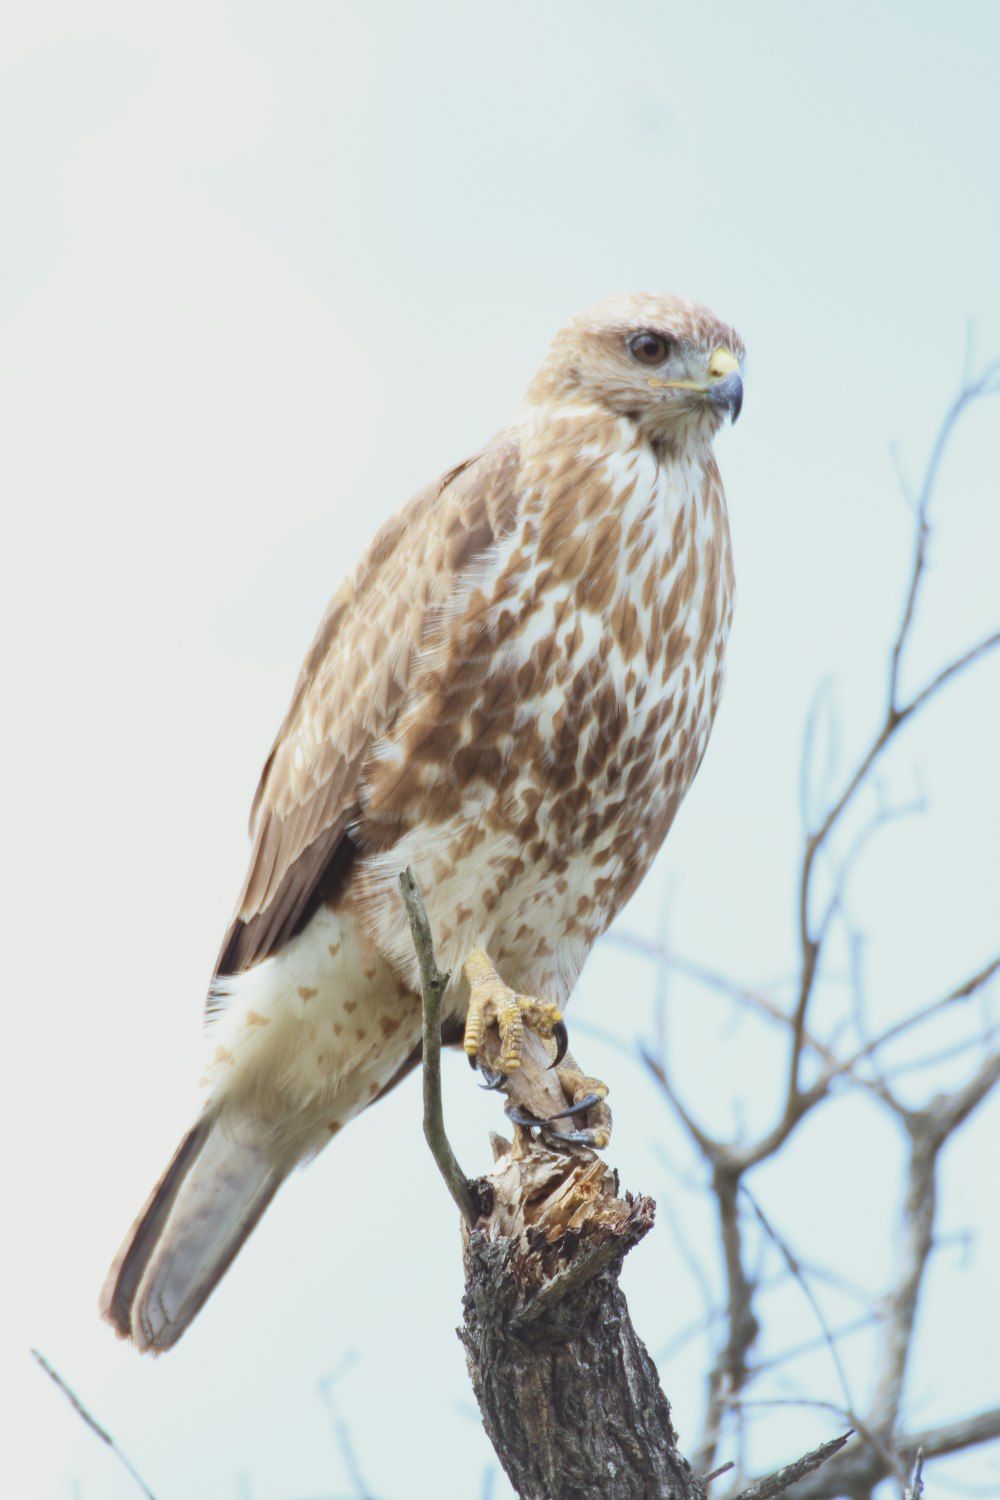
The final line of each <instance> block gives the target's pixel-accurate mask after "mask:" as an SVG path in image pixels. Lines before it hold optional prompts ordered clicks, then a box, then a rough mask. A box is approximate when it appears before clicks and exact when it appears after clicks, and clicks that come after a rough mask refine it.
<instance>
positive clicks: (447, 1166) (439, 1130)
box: [399, 866, 479, 1226]
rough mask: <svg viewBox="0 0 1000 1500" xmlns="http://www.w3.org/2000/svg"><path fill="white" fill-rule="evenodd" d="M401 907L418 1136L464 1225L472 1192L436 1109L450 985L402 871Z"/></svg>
mask: <svg viewBox="0 0 1000 1500" xmlns="http://www.w3.org/2000/svg"><path fill="white" fill-rule="evenodd" d="M399 888H400V891H401V892H402V895H403V905H404V906H405V907H406V915H407V916H408V917H409V919H410V932H411V934H412V936H413V946H414V948H415V949H416V954H417V960H418V962H419V964H420V997H421V1001H422V1003H423V1043H424V1069H423V1078H424V1135H425V1137H426V1138H427V1144H428V1146H430V1148H431V1154H432V1155H433V1157H434V1160H435V1161H436V1162H437V1164H438V1170H439V1171H440V1173H441V1176H442V1177H443V1178H444V1180H445V1184H446V1186H447V1188H448V1191H449V1193H450V1194H451V1196H452V1197H453V1198H454V1200H455V1202H456V1203H457V1204H458V1207H459V1209H460V1211H461V1214H462V1218H463V1219H464V1220H465V1222H466V1224H468V1225H470V1226H471V1225H473V1224H474V1223H475V1222H476V1220H477V1218H478V1217H479V1205H478V1204H477V1202H476V1199H475V1195H474V1193H473V1191H472V1186H471V1184H470V1182H469V1179H468V1178H467V1177H466V1175H465V1173H464V1172H463V1171H462V1169H461V1167H460V1166H459V1164H458V1159H457V1157H456V1156H455V1153H454V1151H453V1150H452V1149H451V1142H450V1141H449V1140H448V1135H447V1132H446V1131H445V1128H444V1111H443V1109H442V1107H441V997H442V995H443V994H444V991H445V987H446V985H447V983H448V980H449V979H450V977H451V976H450V975H449V974H442V973H441V971H440V970H439V969H438V966H437V964H436V962H435V960H434V939H433V937H432V936H431V928H430V923H429V922H428V920H427V912H426V909H425V907H424V903H423V900H422V898H421V895H420V887H419V886H418V885H417V882H416V879H415V877H414V874H413V871H412V870H411V869H410V868H409V866H407V868H406V869H405V870H404V871H403V873H402V874H401V875H400V877H399Z"/></svg>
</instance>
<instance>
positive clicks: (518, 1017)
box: [463, 948, 562, 1074]
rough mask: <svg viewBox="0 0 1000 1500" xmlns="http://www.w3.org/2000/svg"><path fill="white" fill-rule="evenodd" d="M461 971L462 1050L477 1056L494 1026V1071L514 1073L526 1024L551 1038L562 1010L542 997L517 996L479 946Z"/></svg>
mask: <svg viewBox="0 0 1000 1500" xmlns="http://www.w3.org/2000/svg"><path fill="white" fill-rule="evenodd" d="M463 972H464V974H465V977H466V979H467V980H468V983H469V1013H468V1016H467V1018H466V1022H465V1040H464V1047H465V1051H466V1053H467V1055H468V1056H469V1057H470V1058H473V1059H475V1058H478V1056H479V1054H480V1052H481V1051H482V1046H483V1037H484V1034H485V1032H486V1030H487V1028H488V1027H489V1026H491V1025H495V1026H496V1027H497V1030H498V1031H499V1032H500V1057H499V1059H498V1060H497V1062H496V1064H495V1070H498V1071H499V1072H501V1073H505V1074H509V1073H513V1072H514V1070H515V1068H518V1067H520V1065H521V1044H522V1041H523V1037H524V1028H525V1026H530V1027H531V1029H532V1031H534V1032H537V1034H538V1035H539V1036H541V1037H551V1036H552V1035H553V1032H554V1030H555V1028H556V1027H557V1026H559V1025H560V1024H561V1023H562V1012H561V1011H560V1010H558V1009H557V1008H556V1006H554V1005H550V1004H549V1003H548V1002H547V1001H545V1000H536V999H535V997H534V996H533V995H519V994H517V992H516V991H515V990H512V989H511V987H510V985H509V984H504V982H503V980H502V979H501V978H500V975H499V974H498V973H497V971H496V969H495V968H494V967H493V965H492V963H491V962H490V960H489V958H488V957H487V955H486V954H485V953H484V952H483V950H482V948H473V949H472V952H471V953H470V954H469V956H468V958H467V959H466V960H465V963H464V965H463ZM491 1071H494V1068H492V1067H491Z"/></svg>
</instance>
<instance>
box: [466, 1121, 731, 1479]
mask: <svg viewBox="0 0 1000 1500" xmlns="http://www.w3.org/2000/svg"><path fill="white" fill-rule="evenodd" d="M519 1102H520V1101H519ZM493 1141H494V1152H495V1153H496V1155H497V1160H496V1163H495V1165H494V1167H493V1170H492V1171H491V1172H490V1173H489V1174H488V1176H487V1177H486V1178H485V1179H483V1182H482V1184H477V1189H485V1190H486V1191H481V1194H480V1196H481V1201H483V1202H489V1203H491V1208H490V1211H489V1212H488V1213H487V1214H485V1215H484V1216H483V1217H482V1218H480V1219H479V1221H478V1222H477V1224H476V1225H475V1226H474V1227H473V1228H472V1229H471V1230H466V1231H465V1235H464V1241H465V1271H466V1292H465V1298H464V1304H463V1307H464V1313H465V1326H464V1328H463V1329H462V1330H461V1335H460V1336H461V1338H462V1340H463V1343H464V1344H465V1348H466V1353H467V1357H468V1364H469V1373H470V1376H471V1378H472V1384H473V1387H474V1389H475V1392H476V1397H477V1399H478V1401H479V1405H480V1409H481V1411H482V1414H483V1422H484V1425H485V1427H486V1431H487V1434H488V1436H489V1437H490V1440H491V1441H492V1443H493V1445H494V1447H495V1449H496V1451H497V1453H498V1455H499V1456H500V1459H501V1461H502V1462H503V1464H504V1467H505V1468H506V1470H507V1473H508V1475H509V1477H510V1480H511V1482H512V1484H513V1485H514V1488H515V1490H516V1491H517V1493H518V1495H519V1496H521V1497H522V1500H602V1497H605V1496H611V1495H613V1496H614V1497H615V1500H653V1497H654V1496H655V1497H656V1500H695V1497H698V1496H700V1495H701V1494H702V1490H701V1487H700V1486H699V1485H698V1483H697V1481H696V1479H695V1478H694V1476H693V1475H692V1473H691V1471H690V1469H689V1468H688V1465H687V1463H686V1461H685V1460H684V1459H683V1458H682V1457H681V1455H680V1454H679V1453H678V1452H677V1448H676V1435H675V1433H674V1430H673V1427H672V1425H671V1422H670V1408H669V1406H668V1404H667V1401H666V1398H665V1397H664V1395H663V1393H662V1391H661V1390H660V1387H659V1382H658V1380H657V1375H656V1369H655V1366H654V1365H653V1362H652V1360H651V1359H650V1357H649V1355H648V1353H647V1351H646V1348H645V1346H644V1345H643V1343H642V1341H641V1340H640V1339H639V1337H638V1336H637V1334H636V1333H635V1330H634V1329H633V1327H632V1323H631V1320H630V1318H629V1314H628V1308H627V1306H626V1304H625V1298H624V1296H623V1295H622V1292H621V1288H620V1287H619V1285H618V1275H619V1272H620V1270H621V1263H622V1261H623V1259H624V1257H625V1255H626V1254H627V1253H628V1251H629V1250H630V1249H631V1248H632V1246H633V1245H635V1244H637V1243H638V1241H639V1240H640V1239H642V1237H643V1235H645V1234H646V1233H647V1231H648V1230H649V1229H650V1228H651V1227H652V1223H653V1213H654V1205H653V1202H652V1199H650V1198H645V1197H639V1198H633V1197H631V1196H630V1195H629V1194H628V1193H625V1194H623V1195H621V1196H619V1186H618V1179H617V1175H616V1173H615V1172H614V1171H612V1170H611V1168H610V1167H608V1166H607V1165H606V1164H605V1162H603V1161H602V1160H601V1159H600V1157H598V1156H596V1155H595V1154H594V1153H593V1152H592V1151H589V1150H586V1149H584V1148H582V1147H572V1146H568V1147H566V1148H560V1150H558V1151H553V1150H550V1149H548V1148H547V1147H546V1146H544V1145H543V1144H541V1143H539V1142H538V1141H535V1140H532V1139H531V1137H530V1135H529V1132H527V1131H525V1130H521V1129H518V1130H516V1132H515V1138H514V1142H513V1144H510V1143H508V1142H506V1141H503V1140H501V1139H500V1137H497V1136H494V1138H493Z"/></svg>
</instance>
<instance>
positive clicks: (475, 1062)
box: [465, 1052, 479, 1073]
mask: <svg viewBox="0 0 1000 1500" xmlns="http://www.w3.org/2000/svg"><path fill="white" fill-rule="evenodd" d="M465 1055H466V1057H467V1058H468V1059H469V1067H470V1068H471V1069H472V1071H473V1073H474V1072H475V1071H476V1069H477V1068H478V1067H479V1058H478V1057H477V1056H476V1054H475V1053H474V1052H467V1053H466V1054H465Z"/></svg>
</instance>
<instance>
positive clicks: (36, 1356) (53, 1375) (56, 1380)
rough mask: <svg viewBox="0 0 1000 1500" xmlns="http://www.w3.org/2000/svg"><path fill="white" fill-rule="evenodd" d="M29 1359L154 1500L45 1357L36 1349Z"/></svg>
mask: <svg viewBox="0 0 1000 1500" xmlns="http://www.w3.org/2000/svg"><path fill="white" fill-rule="evenodd" d="M31 1357H32V1359H33V1360H34V1361H35V1363H36V1364H38V1365H40V1366H41V1368H42V1369H43V1370H44V1371H45V1373H46V1375H47V1376H48V1377H49V1379H50V1380H51V1381H52V1383H53V1385H55V1386H57V1387H58V1389H59V1390H60V1391H62V1393H63V1395H64V1396H65V1397H66V1400H67V1401H68V1402H69V1404H70V1406H71V1407H72V1408H73V1410H74V1411H75V1412H76V1414H77V1416H78V1417H80V1419H81V1420H82V1421H83V1422H84V1423H85V1424H86V1425H87V1426H88V1427H89V1428H90V1430H91V1432H92V1433H94V1434H95V1435H96V1436H97V1437H99V1438H100V1440H101V1442H102V1443H107V1445H108V1447H109V1448H110V1449H111V1451H112V1453H113V1454H114V1455H115V1458H117V1460H118V1462H119V1463H120V1464H121V1466H122V1468H123V1469H126V1470H127V1471H128V1473H129V1474H131V1476H132V1478H133V1479H134V1480H135V1482H136V1484H137V1485H138V1486H139V1488H140V1489H141V1490H142V1493H143V1494H144V1495H145V1496H146V1500H156V1497H155V1496H154V1494H153V1492H152V1490H151V1489H150V1488H149V1485H148V1484H147V1483H146V1481H145V1480H144V1479H143V1478H142V1476H141V1475H140V1474H139V1473H137V1471H136V1470H135V1469H134V1468H133V1466H132V1464H131V1463H130V1462H129V1460H128V1459H127V1458H126V1457H125V1455H124V1453H123V1452H122V1450H121V1449H120V1448H119V1446H118V1444H117V1443H116V1442H115V1440H114V1438H113V1437H112V1436H111V1434H110V1432H108V1430H107V1428H106V1427H102V1426H101V1424H100V1422H98V1421H97V1419H96V1417H92V1416H91V1414H90V1412H89V1411H88V1410H87V1408H86V1407H85V1406H84V1404H83V1402H82V1401H81V1400H80V1397H79V1396H78V1395H77V1394H76V1391H74V1389H73V1387H72V1386H71V1385H70V1384H69V1383H68V1382H67V1381H65V1380H64V1379H63V1377H62V1376H61V1375H60V1374H59V1371H58V1370H57V1369H55V1368H54V1366H53V1365H50V1364H49V1362H48V1360H47V1359H46V1358H45V1355H44V1354H42V1353H41V1352H40V1351H39V1350H38V1349H32V1351H31Z"/></svg>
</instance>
